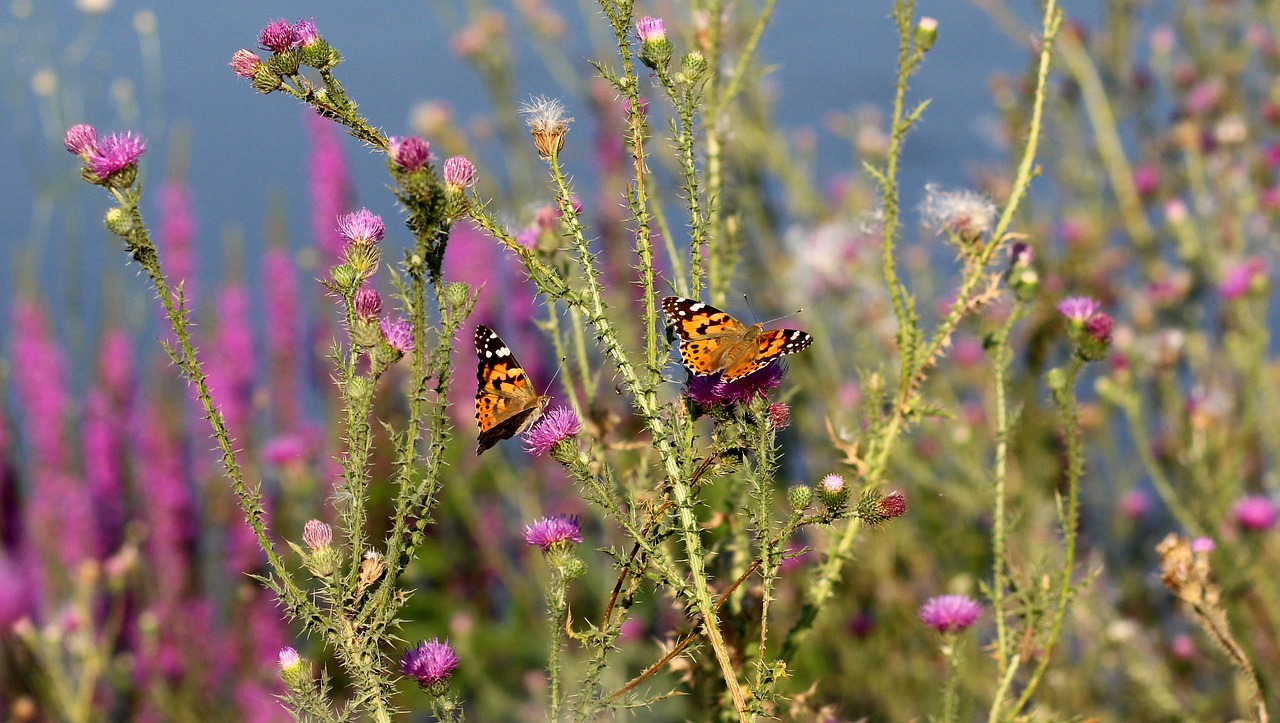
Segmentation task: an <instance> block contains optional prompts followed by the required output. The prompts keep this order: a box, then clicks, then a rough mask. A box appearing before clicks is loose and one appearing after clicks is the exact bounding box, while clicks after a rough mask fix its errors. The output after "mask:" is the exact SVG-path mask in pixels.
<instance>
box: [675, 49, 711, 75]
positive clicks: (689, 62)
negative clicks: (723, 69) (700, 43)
mask: <svg viewBox="0 0 1280 723" xmlns="http://www.w3.org/2000/svg"><path fill="white" fill-rule="evenodd" d="M680 72H681V73H683V74H684V76H685V79H686V81H687V82H689V83H696V82H698V79H699V78H701V77H702V74H703V73H705V72H707V58H706V56H704V55H703V54H702V53H700V52H698V51H696V50H695V51H693V52H692V53H689V54H688V55H686V56H684V60H682V61H681V62H680Z"/></svg>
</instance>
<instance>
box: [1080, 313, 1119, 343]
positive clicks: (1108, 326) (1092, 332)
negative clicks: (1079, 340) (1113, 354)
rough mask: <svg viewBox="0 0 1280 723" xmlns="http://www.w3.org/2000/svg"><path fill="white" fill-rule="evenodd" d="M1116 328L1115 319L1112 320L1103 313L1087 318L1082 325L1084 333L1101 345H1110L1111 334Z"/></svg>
mask: <svg viewBox="0 0 1280 723" xmlns="http://www.w3.org/2000/svg"><path fill="white" fill-rule="evenodd" d="M1115 328H1116V322H1115V319H1112V318H1111V317H1110V316H1109V315H1107V314H1106V313H1105V312H1101V311H1100V312H1098V313H1096V314H1094V315H1093V316H1090V317H1089V320H1088V321H1086V322H1085V323H1084V331H1085V333H1086V334H1088V335H1089V336H1091V337H1093V338H1094V340H1095V341H1098V342H1101V343H1103V344H1110V343H1111V332H1112V330H1114V329H1115Z"/></svg>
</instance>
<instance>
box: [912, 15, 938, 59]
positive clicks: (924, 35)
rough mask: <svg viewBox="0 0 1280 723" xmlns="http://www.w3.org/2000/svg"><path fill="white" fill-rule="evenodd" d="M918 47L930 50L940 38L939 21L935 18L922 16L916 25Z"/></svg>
mask: <svg viewBox="0 0 1280 723" xmlns="http://www.w3.org/2000/svg"><path fill="white" fill-rule="evenodd" d="M915 39H916V48H917V49H918V50H919V51H920V52H922V53H927V52H929V48H932V47H933V44H934V43H935V42H937V40H938V21H937V20H935V19H934V18H920V22H919V24H917V25H916V38H915Z"/></svg>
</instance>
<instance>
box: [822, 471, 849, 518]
mask: <svg viewBox="0 0 1280 723" xmlns="http://www.w3.org/2000/svg"><path fill="white" fill-rule="evenodd" d="M818 499H819V500H821V501H822V504H823V506H825V507H826V508H827V510H828V511H829V512H830V513H831V514H833V515H839V514H841V513H842V512H843V511H844V507H845V505H846V504H847V503H848V502H849V486H848V485H846V484H845V483H844V478H843V477H841V476H840V475H838V474H829V475H827V476H826V477H823V478H822V481H821V482H819V483H818Z"/></svg>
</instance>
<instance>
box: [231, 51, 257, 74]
mask: <svg viewBox="0 0 1280 723" xmlns="http://www.w3.org/2000/svg"><path fill="white" fill-rule="evenodd" d="M228 65H230V66H231V70H232V71H234V72H235V74H236V75H238V76H240V77H241V78H252V77H253V76H254V75H255V74H256V73H257V72H258V66H260V65H262V59H261V58H259V57H258V54H257V53H255V52H253V51H252V50H249V49H247V48H241V49H239V50H237V51H236V52H235V53H234V54H232V56H231V62H230V63H228Z"/></svg>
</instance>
